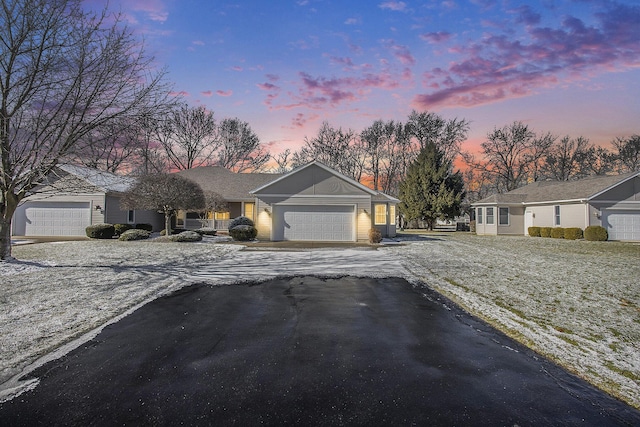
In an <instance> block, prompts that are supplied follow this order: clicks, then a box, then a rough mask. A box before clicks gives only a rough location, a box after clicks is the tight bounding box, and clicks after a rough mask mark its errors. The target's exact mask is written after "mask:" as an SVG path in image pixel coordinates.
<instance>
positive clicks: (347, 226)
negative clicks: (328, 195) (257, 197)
mask: <svg viewBox="0 0 640 427" xmlns="http://www.w3.org/2000/svg"><path fill="white" fill-rule="evenodd" d="M274 216H275V218H274V219H275V220H274V240H306V241H330V242H353V241H355V240H356V239H355V214H354V207H353V206H275V207H274Z"/></svg>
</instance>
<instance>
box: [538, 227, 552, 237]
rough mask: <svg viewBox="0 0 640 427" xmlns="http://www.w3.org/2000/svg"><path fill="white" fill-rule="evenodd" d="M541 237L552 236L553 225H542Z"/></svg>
mask: <svg viewBox="0 0 640 427" xmlns="http://www.w3.org/2000/svg"><path fill="white" fill-rule="evenodd" d="M540 237H551V227H540Z"/></svg>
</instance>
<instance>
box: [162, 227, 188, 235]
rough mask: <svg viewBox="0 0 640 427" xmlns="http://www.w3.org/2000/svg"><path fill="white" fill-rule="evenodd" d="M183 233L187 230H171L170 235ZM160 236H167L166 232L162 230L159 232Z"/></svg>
mask: <svg viewBox="0 0 640 427" xmlns="http://www.w3.org/2000/svg"><path fill="white" fill-rule="evenodd" d="M185 231H187V230H185V229H184V228H172V229H171V234H180V233H184V232H185ZM160 235H161V236H166V235H167V230H166V229H162V230H161V231H160Z"/></svg>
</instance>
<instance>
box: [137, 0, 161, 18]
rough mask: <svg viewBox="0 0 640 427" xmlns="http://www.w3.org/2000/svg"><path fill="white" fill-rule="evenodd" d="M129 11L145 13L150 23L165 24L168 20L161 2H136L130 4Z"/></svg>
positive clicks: (147, 0) (150, 0)
mask: <svg viewBox="0 0 640 427" xmlns="http://www.w3.org/2000/svg"><path fill="white" fill-rule="evenodd" d="M131 9H132V10H134V11H139V12H145V13H146V14H147V17H148V18H149V19H151V20H152V21H157V22H165V21H166V20H167V19H168V18H169V12H167V11H166V10H165V5H164V2H163V0H136V1H135V2H131Z"/></svg>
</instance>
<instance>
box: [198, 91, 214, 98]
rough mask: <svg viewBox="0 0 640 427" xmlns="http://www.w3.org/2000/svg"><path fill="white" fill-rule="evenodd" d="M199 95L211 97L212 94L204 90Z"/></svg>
mask: <svg viewBox="0 0 640 427" xmlns="http://www.w3.org/2000/svg"><path fill="white" fill-rule="evenodd" d="M200 95H202V96H206V97H210V96H213V92H212V91H210V90H205V91H203V92H200Z"/></svg>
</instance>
